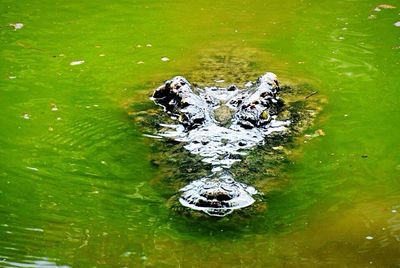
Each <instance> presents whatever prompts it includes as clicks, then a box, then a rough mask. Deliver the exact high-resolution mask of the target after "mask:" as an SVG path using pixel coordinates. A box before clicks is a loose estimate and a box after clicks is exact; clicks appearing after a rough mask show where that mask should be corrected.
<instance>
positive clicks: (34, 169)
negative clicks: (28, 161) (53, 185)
mask: <svg viewBox="0 0 400 268" xmlns="http://www.w3.org/2000/svg"><path fill="white" fill-rule="evenodd" d="M26 168H27V169H30V170H33V171H38V170H39V169H37V168H35V167H26Z"/></svg>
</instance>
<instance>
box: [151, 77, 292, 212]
mask: <svg viewBox="0 0 400 268" xmlns="http://www.w3.org/2000/svg"><path fill="white" fill-rule="evenodd" d="M280 90H281V88H280V86H279V82H278V79H277V77H276V75H275V74H273V73H271V72H267V73H265V74H264V75H262V76H260V77H259V78H258V79H257V80H256V81H255V82H248V83H247V84H246V85H245V86H244V88H238V87H237V86H236V85H230V86H227V87H215V86H212V87H204V88H200V87H194V86H193V85H192V84H191V83H190V82H189V81H188V80H187V79H186V78H184V77H182V76H176V77H174V78H172V79H170V80H168V81H166V82H165V83H164V84H163V85H161V86H160V87H158V88H157V89H156V90H155V91H154V93H153V95H152V97H151V99H152V100H153V101H154V102H155V103H156V104H157V105H159V106H161V107H162V108H163V110H164V112H165V113H166V114H167V115H168V116H169V117H170V119H172V123H171V124H160V125H161V126H162V127H163V129H164V130H163V131H161V132H160V133H158V134H157V137H162V138H167V139H172V140H174V141H177V142H179V143H182V144H183V147H184V148H185V149H186V150H187V151H189V152H190V153H191V154H192V155H197V156H199V157H200V159H201V160H202V162H204V163H206V164H207V165H208V166H209V167H210V170H209V174H208V175H206V176H204V177H201V178H198V179H194V180H193V181H191V182H190V183H189V184H187V185H185V186H184V187H182V188H181V189H180V190H179V192H180V197H179V203H180V204H181V205H183V206H185V207H188V208H190V209H193V210H197V211H202V212H204V213H206V214H208V215H210V216H216V217H223V216H226V215H228V214H230V213H232V212H233V211H234V210H236V209H240V208H244V207H248V206H250V205H252V204H253V203H254V202H255V199H254V196H255V195H257V194H259V191H258V190H257V189H256V188H255V187H253V186H251V185H247V184H245V183H243V182H240V181H238V180H237V179H236V178H235V176H234V175H233V173H232V172H231V168H232V166H233V165H234V164H235V163H237V162H240V161H241V160H242V158H243V157H245V156H246V154H247V152H248V151H249V150H250V149H251V148H254V147H256V146H258V145H261V144H263V143H264V141H265V140H266V139H268V137H271V136H273V135H274V134H276V133H281V134H282V135H283V134H284V133H286V132H287V131H288V129H289V126H290V125H291V124H292V121H293V120H292V119H291V118H290V117H282V115H281V113H282V112H283V111H284V108H285V105H284V101H283V100H282V99H281V98H280V96H279V93H280ZM282 114H283V113H282Z"/></svg>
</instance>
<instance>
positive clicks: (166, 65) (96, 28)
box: [0, 0, 400, 267]
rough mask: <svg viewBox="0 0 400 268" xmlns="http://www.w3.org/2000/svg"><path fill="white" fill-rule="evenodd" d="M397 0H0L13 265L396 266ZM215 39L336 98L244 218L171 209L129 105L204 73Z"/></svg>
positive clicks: (4, 179) (1, 157)
mask: <svg viewBox="0 0 400 268" xmlns="http://www.w3.org/2000/svg"><path fill="white" fill-rule="evenodd" d="M389 4H390V5H393V6H394V8H385V7H382V6H381V7H379V9H380V11H377V10H376V8H377V4H376V3H368V1H366V2H360V1H357V2H354V1H339V2H321V1H286V2H285V3H284V4H282V2H281V1H270V2H265V1H264V2H263V1H253V2H251V3H246V5H243V3H242V2H240V1H230V2H229V3H228V2H226V1H220V2H215V1H214V2H211V1H206V2H204V1H202V2H196V3H183V2H174V3H172V2H170V3H168V4H167V3H162V2H157V1H153V2H148V1H135V3H132V2H130V1H125V0H123V1H119V2H118V3H108V2H107V3H106V2H105V1H91V2H87V3H86V2H74V1H72V2H68V3H67V2H59V1H56V2H54V1H41V2H39V1H33V2H29V3H27V2H15V1H8V0H6V1H3V3H2V6H1V9H2V16H1V18H0V41H1V42H0V48H1V49H0V51H1V52H0V57H1V60H2V64H1V65H0V74H1V75H0V107H1V113H2V116H0V124H1V128H0V266H5V267H42V266H44V267H46V266H48V267H55V266H56V267H63V266H64V267H74V266H77V267H92V266H122V267H136V266H155V267H179V266H180V267H191V266H194V267H200V266H210V267H265V266H272V267H313V266H317V267H318V266H321V267H366V266H368V267H369V266H370V267H396V265H397V266H398V264H399V263H400V259H399V256H400V252H399V249H400V247H399V242H400V241H399V240H400V216H399V213H400V204H399V201H398V200H399V196H400V192H399V180H398V178H399V175H400V173H399V172H400V170H399V168H398V167H399V165H400V158H399V154H398V149H397V148H398V140H399V138H400V137H399V131H398V130H399V127H400V125H399V122H400V118H399V113H398V107H399V105H400V104H399V98H398V85H399V77H400V75H399V72H398V70H399V68H398V66H399V62H400V60H399V54H398V49H396V48H397V47H399V45H400V43H399V39H398V36H399V35H398V34H399V27H396V25H395V24H396V22H398V20H399V19H398V12H399V7H398V6H396V4H395V3H387V4H386V5H389ZM10 25H11V26H10ZM22 25H23V27H20V26H22ZM17 28H18V29H17ZM60 29H61V30H60ZM216 40H218V41H216ZM138 44H142V47H137V45H138ZM145 44H151V47H147V46H146V47H144V46H145ZM206 51H213V52H215V54H217V55H218V54H220V53H219V52H222V53H225V54H226V58H225V59H226V60H229V54H230V53H236V54H238V53H239V54H240V51H242V54H243V57H242V58H243V59H245V61H248V64H243V65H240V66H242V67H243V68H245V69H246V70H248V72H247V71H243V73H244V74H242V75H240V76H237V75H235V74H232V73H229V74H228V76H227V77H228V78H229V79H227V80H230V79H231V78H232V79H237V80H238V82H240V83H241V82H243V79H244V78H246V77H247V76H249V77H250V79H249V80H252V79H254V78H255V77H251V76H252V74H258V73H260V72H261V71H264V70H271V71H274V72H275V73H276V74H277V75H278V76H279V77H280V78H282V79H283V82H287V83H303V82H308V83H310V84H312V86H313V87H316V88H318V89H319V92H320V93H321V94H323V95H326V96H327V97H328V99H329V104H328V105H327V106H326V108H325V110H324V112H323V113H322V116H321V118H320V121H319V122H318V123H317V125H316V126H315V128H313V129H310V131H309V133H314V131H315V130H316V129H322V130H323V131H324V133H325V134H326V135H325V136H323V137H318V138H315V139H312V140H306V143H301V144H300V145H298V146H297V147H296V148H297V149H295V150H293V151H292V155H293V157H292V158H290V161H288V163H287V165H286V166H285V167H284V168H283V170H282V174H277V176H276V177H275V178H274V181H276V185H278V186H277V187H271V189H270V190H268V193H267V194H266V201H267V205H268V207H267V210H266V211H265V212H263V213H260V215H255V216H254V218H249V219H243V220H242V221H238V222H234V221H230V220H229V218H227V219H224V220H201V221H199V220H196V219H187V218H184V217H182V216H180V215H177V214H174V213H171V212H170V211H169V209H168V208H167V205H166V199H167V197H165V196H163V193H162V191H157V190H156V189H157V187H159V185H158V184H157V183H158V182H157V180H156V179H154V178H160V177H163V174H164V173H163V172H165V171H164V170H163V168H162V167H158V166H157V165H152V164H151V163H150V161H149V158H150V154H151V153H150V152H151V151H150V148H151V142H150V141H149V140H147V139H144V138H143V137H142V136H141V133H138V132H137V131H136V130H135V126H134V125H132V123H131V122H130V121H129V120H128V119H127V109H126V108H125V107H124V105H121V103H131V102H140V101H143V100H145V99H147V95H148V94H150V93H151V92H152V90H153V89H154V88H155V87H156V86H157V85H159V84H160V83H162V81H163V79H165V78H168V77H172V76H174V75H178V74H183V75H185V76H187V77H188V78H190V79H192V78H193V81H195V80H198V81H199V82H205V81H202V80H201V79H200V78H201V76H202V75H199V73H198V71H199V70H198V69H196V68H197V66H202V69H203V68H206V66H207V62H205V63H201V62H199V61H200V59H201V58H204V57H202V56H204V55H202V54H204V53H205V52H206ZM162 57H167V58H168V59H169V61H162V60H160V59H161V58H162ZM78 60H80V61H84V64H78V65H70V63H71V62H74V61H78ZM138 62H143V63H142V64H138ZM222 62H223V61H222ZM240 66H239V67H240ZM209 67H210V69H212V68H214V67H215V66H209ZM225 72H227V70H226V68H225V67H224V66H222V67H221V68H220V69H219V70H218V72H216V73H215V75H213V74H212V73H209V76H207V77H210V78H212V79H211V80H209V81H207V82H208V83H211V82H212V80H220V79H222V78H220V76H221V73H225ZM203 76H204V75H203ZM232 82H236V81H232ZM127 100H129V101H127ZM249 172H251V171H249ZM264 173H268V170H265V171H260V172H259V174H257V175H258V176H260V177H261V176H264ZM282 180H285V183H280V182H281V181H282Z"/></svg>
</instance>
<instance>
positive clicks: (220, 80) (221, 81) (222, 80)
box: [215, 79, 225, 83]
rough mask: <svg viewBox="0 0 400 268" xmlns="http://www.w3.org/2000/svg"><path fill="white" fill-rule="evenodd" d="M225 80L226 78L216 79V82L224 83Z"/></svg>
mask: <svg viewBox="0 0 400 268" xmlns="http://www.w3.org/2000/svg"><path fill="white" fill-rule="evenodd" d="M223 82H225V80H224V79H219V80H215V83H223Z"/></svg>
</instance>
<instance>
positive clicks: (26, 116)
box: [22, 113, 31, 120]
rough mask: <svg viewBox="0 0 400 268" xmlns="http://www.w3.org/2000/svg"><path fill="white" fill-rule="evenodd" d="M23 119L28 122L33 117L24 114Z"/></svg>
mask: <svg viewBox="0 0 400 268" xmlns="http://www.w3.org/2000/svg"><path fill="white" fill-rule="evenodd" d="M22 118H24V119H26V120H28V119H30V118H31V116H30V115H29V114H28V113H24V114H23V115H22Z"/></svg>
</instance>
